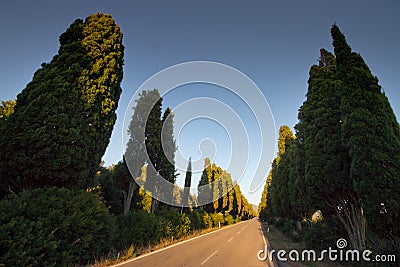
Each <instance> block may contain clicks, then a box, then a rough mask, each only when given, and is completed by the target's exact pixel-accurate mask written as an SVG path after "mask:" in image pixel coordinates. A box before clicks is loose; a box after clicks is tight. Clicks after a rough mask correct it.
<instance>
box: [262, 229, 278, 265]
mask: <svg viewBox="0 0 400 267" xmlns="http://www.w3.org/2000/svg"><path fill="white" fill-rule="evenodd" d="M260 226H261V227H260V231H261V236H262V238H263V240H264V247H266V246H267V241H266V240H265V237H264V232H263V230H262V225H261V223H260ZM264 253H269V252H268V251H265V252H264ZM268 261H269V262H267V266H271V267H275V263H274V262H273V261H271V259H268Z"/></svg>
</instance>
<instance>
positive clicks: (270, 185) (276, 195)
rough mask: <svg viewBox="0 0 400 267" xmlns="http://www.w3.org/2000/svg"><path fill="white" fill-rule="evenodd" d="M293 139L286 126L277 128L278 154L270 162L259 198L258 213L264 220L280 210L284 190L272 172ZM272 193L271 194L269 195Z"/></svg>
mask: <svg viewBox="0 0 400 267" xmlns="http://www.w3.org/2000/svg"><path fill="white" fill-rule="evenodd" d="M293 138H294V135H293V132H292V131H291V130H290V128H289V127H288V126H286V125H283V126H281V127H279V137H278V153H277V156H276V158H275V159H274V161H273V162H272V165H271V169H270V171H269V174H268V177H267V181H266V183H265V186H264V190H263V196H262V198H261V201H262V202H261V203H260V206H261V208H260V209H259V213H260V214H261V218H262V219H264V220H266V219H267V217H268V216H272V212H273V210H275V211H277V210H281V208H280V207H281V201H282V199H281V197H280V196H281V195H282V196H283V195H284V192H283V191H282V190H285V189H286V188H280V187H279V186H278V185H279V184H280V183H281V181H279V180H277V181H274V172H276V169H277V168H278V165H279V163H280V161H281V158H282V155H283V154H284V153H285V149H286V142H287V140H291V139H293ZM271 193H272V194H271Z"/></svg>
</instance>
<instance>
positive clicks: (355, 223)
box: [335, 198, 366, 252]
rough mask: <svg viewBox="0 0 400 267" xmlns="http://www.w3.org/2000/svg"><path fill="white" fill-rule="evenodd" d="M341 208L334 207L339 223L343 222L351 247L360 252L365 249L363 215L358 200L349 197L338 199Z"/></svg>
mask: <svg viewBox="0 0 400 267" xmlns="http://www.w3.org/2000/svg"><path fill="white" fill-rule="evenodd" d="M340 203H341V207H342V209H338V208H337V207H336V208H335V210H336V214H337V215H338V217H339V219H340V221H341V223H342V224H343V226H344V228H345V230H346V232H347V235H348V238H349V241H350V244H351V246H352V248H353V249H356V250H358V251H360V252H362V251H364V250H365V249H366V241H365V239H366V238H365V231H366V229H365V217H364V213H363V209H362V207H361V205H360V204H358V203H359V201H357V200H354V198H353V199H350V200H347V201H340Z"/></svg>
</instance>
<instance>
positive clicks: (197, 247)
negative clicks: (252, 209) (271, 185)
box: [115, 218, 276, 267]
mask: <svg viewBox="0 0 400 267" xmlns="http://www.w3.org/2000/svg"><path fill="white" fill-rule="evenodd" d="M264 248H265V239H264V237H263V234H262V231H261V224H260V222H259V221H258V219H257V218H254V219H252V220H248V221H244V222H240V223H237V224H234V225H232V226H228V227H225V228H222V229H219V230H217V231H214V232H211V233H208V234H204V235H201V236H198V237H195V238H192V239H189V240H187V241H183V242H181V243H177V244H175V245H171V246H169V247H166V248H163V249H160V250H156V251H154V252H152V253H149V254H144V255H142V256H139V257H137V258H134V259H132V260H129V261H126V262H123V263H120V264H118V265H115V266H121V267H150V266H151V267H158V266H160V267H161V266H162V267H180V266H189V267H190V266H201V267H202V266H204V267H207V266H213V267H215V266H218V267H220V266H221V267H223V266H229V267H235V266H236V267H243V266H246V267H252V266H260V267H261V266H263V267H265V266H268V264H269V261H268V260H267V261H260V260H259V259H258V257H257V253H258V251H259V250H260V249H264ZM275 266H276V265H275Z"/></svg>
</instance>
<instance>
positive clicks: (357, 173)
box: [260, 25, 400, 250]
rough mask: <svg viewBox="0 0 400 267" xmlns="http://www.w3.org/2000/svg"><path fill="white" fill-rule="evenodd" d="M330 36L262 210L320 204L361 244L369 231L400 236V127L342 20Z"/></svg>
mask: <svg viewBox="0 0 400 267" xmlns="http://www.w3.org/2000/svg"><path fill="white" fill-rule="evenodd" d="M331 36H332V39H333V47H334V54H332V53H330V52H328V51H327V50H325V49H321V51H320V60H319V64H318V65H314V66H312V67H311V69H310V73H309V75H310V77H309V80H308V92H307V99H306V101H305V102H304V103H303V105H302V106H301V107H300V109H299V114H298V119H299V122H298V123H297V125H296V126H295V129H296V136H293V134H292V133H291V132H290V133H289V131H290V129H289V128H288V127H282V128H281V131H280V140H279V144H278V145H279V151H278V157H277V159H275V160H274V163H273V164H272V169H271V172H270V175H269V176H268V178H267V183H266V185H265V188H264V192H263V195H262V200H261V203H260V216H261V217H263V218H271V217H286V218H290V219H294V220H298V221H300V220H302V219H303V218H305V217H307V216H308V217H310V216H311V214H312V213H313V212H314V211H316V210H321V211H322V214H323V215H324V217H328V216H332V217H334V218H336V219H337V220H339V221H340V222H341V227H342V228H343V229H344V230H345V231H346V233H347V235H348V240H349V241H350V243H351V245H352V247H353V248H354V249H359V250H364V249H365V248H366V247H367V246H369V245H371V244H368V237H370V236H373V237H377V238H380V239H395V238H398V237H399V236H400V232H399V229H400V128H399V124H398V122H397V120H396V117H395V115H394V112H393V110H392V108H391V106H390V103H389V101H388V99H387V97H386V96H385V94H384V92H383V90H382V88H381V86H380V85H379V83H378V79H377V78H376V77H375V76H373V75H372V73H371V71H370V69H369V68H368V66H367V65H366V64H365V62H364V60H363V59H362V57H361V55H359V54H358V53H355V52H353V51H352V50H351V48H350V46H349V45H348V44H347V42H346V39H345V36H344V35H343V34H342V33H341V31H340V30H339V28H338V26H337V25H333V26H332V28H331ZM283 131H285V132H288V133H289V134H283V133H282V132H283ZM281 139H282V140H281Z"/></svg>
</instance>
